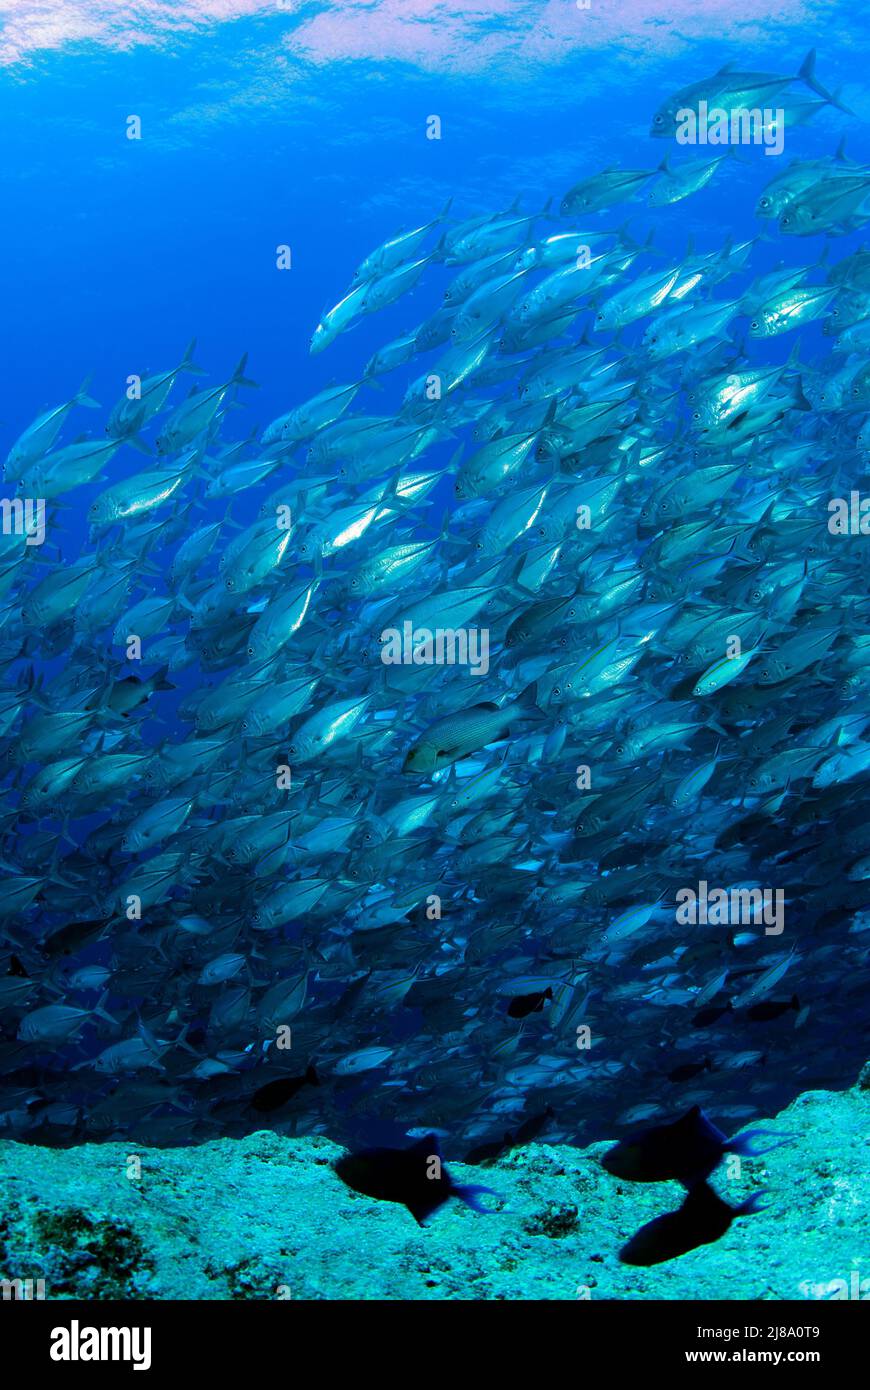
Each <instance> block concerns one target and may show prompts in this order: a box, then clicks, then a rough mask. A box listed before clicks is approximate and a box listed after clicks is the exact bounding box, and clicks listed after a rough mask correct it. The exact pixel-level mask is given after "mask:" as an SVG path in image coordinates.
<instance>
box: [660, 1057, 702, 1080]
mask: <svg viewBox="0 0 870 1390" xmlns="http://www.w3.org/2000/svg"><path fill="white" fill-rule="evenodd" d="M712 1070H713V1063H712V1061H711V1060H710V1058H709V1057H705V1058H704V1060H703V1062H684V1063H683V1064H682V1066H679V1067H674V1069H673V1071H669V1072H668V1080H669V1081H691V1080H692V1078H693V1077H695V1076H700V1075H701V1072H702V1071H712Z"/></svg>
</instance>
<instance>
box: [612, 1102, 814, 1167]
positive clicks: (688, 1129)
mask: <svg viewBox="0 0 870 1390" xmlns="http://www.w3.org/2000/svg"><path fill="white" fill-rule="evenodd" d="M762 1135H775V1137H776V1139H777V1140H778V1142H777V1143H775V1144H768V1145H767V1146H766V1147H765V1148H763V1149H757V1148H755V1147H754V1146H753V1143H752V1141H753V1139H757V1138H759V1137H760V1136H762ZM792 1137H793V1136H792V1135H779V1134H775V1131H773V1130H767V1129H751V1130H748V1131H747V1132H746V1134H741V1135H739V1136H738V1137H737V1138H735V1139H729V1138H728V1137H727V1135H725V1134H723V1133H722V1131H721V1130H720V1129H717V1128H716V1126H715V1125H714V1124H713V1122H712V1120H709V1119H708V1118H707V1116H706V1115H705V1114H704V1112H703V1110H702V1109H701V1107H700V1106H699V1105H693V1106H692V1108H691V1110H687V1111H686V1113H685V1115H683V1116H682V1118H681V1119H679V1120H674V1122H673V1124H669V1125H653V1126H652V1127H651V1128H650V1129H642V1130H639V1131H638V1132H637V1133H636V1134H631V1135H629V1136H628V1138H627V1139H621V1140H620V1141H619V1143H618V1144H616V1145H615V1146H614V1147H613V1148H612V1149H610V1150H608V1152H607V1153H606V1154H605V1155H604V1157H603V1159H602V1160H601V1162H602V1165H603V1166H604V1168H606V1170H607V1172H608V1173H611V1174H612V1175H613V1177H615V1178H625V1179H627V1180H628V1181H629V1182H668V1181H675V1182H681V1183H682V1184H683V1186H684V1187H691V1186H692V1185H693V1184H694V1183H696V1182H699V1181H701V1180H702V1179H704V1178H708V1177H709V1176H710V1174H711V1173H712V1172H713V1169H714V1168H716V1167H717V1165H718V1164H719V1163H720V1162H721V1160H722V1159H723V1157H724V1156H725V1154H726V1153H734V1154H740V1155H742V1156H743V1157H745V1158H759V1157H760V1156H761V1155H762V1154H765V1153H769V1152H770V1150H771V1149H776V1148H779V1146H780V1144H784V1143H787V1142H788V1140H789V1139H791V1138H792Z"/></svg>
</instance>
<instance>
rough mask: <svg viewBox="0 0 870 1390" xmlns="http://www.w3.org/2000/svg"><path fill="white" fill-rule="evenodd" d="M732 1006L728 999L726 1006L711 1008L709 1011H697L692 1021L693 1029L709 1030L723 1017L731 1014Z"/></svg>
mask: <svg viewBox="0 0 870 1390" xmlns="http://www.w3.org/2000/svg"><path fill="white" fill-rule="evenodd" d="M732 1009H733V1005H732V1003H731V1001H730V999H729V1001H728V1003H727V1004H722V1005H719V1006H713V1007H711V1008H709V1009H699V1010H698V1012H697V1013H696V1014H695V1015H694V1017H693V1019H692V1027H693V1028H709V1027H710V1026H711V1024H713V1023H717V1022H718V1021H719V1019H720V1018H722V1017H723V1015H725V1014H727V1013H731V1011H732Z"/></svg>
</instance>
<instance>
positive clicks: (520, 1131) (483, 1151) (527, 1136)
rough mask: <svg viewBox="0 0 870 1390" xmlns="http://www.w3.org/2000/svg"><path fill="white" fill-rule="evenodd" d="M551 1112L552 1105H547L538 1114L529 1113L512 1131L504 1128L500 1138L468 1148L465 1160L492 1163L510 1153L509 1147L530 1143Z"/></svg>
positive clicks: (549, 1118)
mask: <svg viewBox="0 0 870 1390" xmlns="http://www.w3.org/2000/svg"><path fill="white" fill-rule="evenodd" d="M553 1114H554V1111H553V1107H552V1106H551V1105H548V1106H547V1108H546V1110H542V1111H541V1112H540V1114H538V1115H530V1116H529V1118H528V1119H527V1120H524V1121H523V1123H522V1124H521V1125H519V1126H518V1127H517V1129H516V1130H514V1131H513V1132H512V1131H511V1130H509V1129H506V1130H505V1132H504V1135H503V1137H502V1138H501V1139H492V1140H490V1141H489V1142H488V1143H484V1144H478V1145H477V1146H476V1147H475V1148H473V1149H469V1151H468V1153H467V1154H466V1155H465V1162H466V1163H474V1164H479V1163H493V1162H494V1161H495V1160H496V1159H497V1158H501V1157H502V1155H503V1154H506V1153H510V1151H511V1149H516V1148H518V1147H519V1146H520V1145H521V1144H531V1143H532V1141H533V1140H534V1139H537V1137H538V1135H539V1134H540V1133H541V1130H542V1129H544V1128H545V1126H546V1124H547V1121H548V1120H551V1119H552V1118H553Z"/></svg>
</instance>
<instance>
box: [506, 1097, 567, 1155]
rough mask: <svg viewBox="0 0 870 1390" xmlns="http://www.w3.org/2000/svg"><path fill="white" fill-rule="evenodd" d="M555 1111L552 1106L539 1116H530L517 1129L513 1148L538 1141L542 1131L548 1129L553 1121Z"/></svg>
mask: <svg viewBox="0 0 870 1390" xmlns="http://www.w3.org/2000/svg"><path fill="white" fill-rule="evenodd" d="M555 1113H556V1112H555V1111H554V1109H553V1107H552V1105H548V1106H547V1108H546V1110H542V1111H540V1113H539V1114H537V1115H530V1116H529V1118H528V1119H527V1120H524V1121H523V1123H522V1124H521V1125H520V1126H519V1128H518V1129H517V1132H516V1134H515V1135H514V1141H513V1145H512V1147H513V1148H516V1146H517V1145H518V1144H531V1142H532V1140H533V1139H537V1137H538V1135H539V1134H540V1133H541V1130H542V1129H546V1127H547V1123H548V1122H549V1121H550V1120H552V1119H553V1117H554V1115H555Z"/></svg>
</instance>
